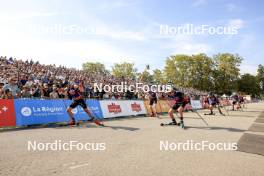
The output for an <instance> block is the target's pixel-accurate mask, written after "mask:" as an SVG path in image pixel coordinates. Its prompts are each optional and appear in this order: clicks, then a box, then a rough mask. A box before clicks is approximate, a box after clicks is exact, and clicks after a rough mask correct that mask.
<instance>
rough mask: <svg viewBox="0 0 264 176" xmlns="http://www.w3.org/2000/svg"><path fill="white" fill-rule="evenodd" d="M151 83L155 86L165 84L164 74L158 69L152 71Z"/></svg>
mask: <svg viewBox="0 0 264 176" xmlns="http://www.w3.org/2000/svg"><path fill="white" fill-rule="evenodd" d="M153 81H154V82H155V83H156V84H166V80H165V77H164V73H163V72H162V71H161V70H159V69H155V70H153Z"/></svg>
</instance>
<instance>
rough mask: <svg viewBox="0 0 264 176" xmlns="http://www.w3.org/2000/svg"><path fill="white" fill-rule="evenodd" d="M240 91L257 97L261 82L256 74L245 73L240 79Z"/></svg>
mask: <svg viewBox="0 0 264 176" xmlns="http://www.w3.org/2000/svg"><path fill="white" fill-rule="evenodd" d="M238 91H239V92H243V93H245V94H248V95H252V96H253V97H256V96H258V95H259V91H260V88H259V84H258V79H257V77H256V76H253V75H251V74H244V75H242V76H241V78H240V79H239V80H238Z"/></svg>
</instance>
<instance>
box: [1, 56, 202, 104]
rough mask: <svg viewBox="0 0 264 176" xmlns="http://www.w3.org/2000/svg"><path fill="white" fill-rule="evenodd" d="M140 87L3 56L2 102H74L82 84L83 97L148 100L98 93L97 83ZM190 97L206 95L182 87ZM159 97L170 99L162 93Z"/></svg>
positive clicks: (140, 96) (130, 81) (129, 81)
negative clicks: (75, 89)
mask: <svg viewBox="0 0 264 176" xmlns="http://www.w3.org/2000/svg"><path fill="white" fill-rule="evenodd" d="M121 82H127V85H130V84H136V80H134V79H127V78H117V77H114V76H113V75H111V74H93V73H89V72H87V71H83V70H78V69H75V68H66V67H64V66H59V67H57V66H55V65H43V64H40V63H39V62H34V61H33V60H30V61H28V60H27V61H22V60H17V59H15V58H14V59H13V58H12V57H11V58H9V59H7V57H2V56H1V57H0V99H14V98H36V99H40V98H42V99H59V98H63V99H70V98H71V96H70V94H69V90H70V88H71V86H73V85H74V84H78V85H79V89H80V91H81V93H82V95H83V96H84V97H86V98H97V99H144V98H146V97H147V95H146V94H145V93H143V92H129V91H127V92H117V91H113V92H104V91H99V90H98V89H96V90H94V87H93V85H94V83H102V84H103V85H119V84H121ZM181 91H183V92H184V93H186V94H189V95H204V94H206V92H201V91H198V90H195V89H185V88H181ZM158 96H159V98H161V99H162V98H166V96H167V95H166V94H165V93H159V94H158Z"/></svg>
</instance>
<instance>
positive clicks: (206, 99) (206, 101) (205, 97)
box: [203, 96, 209, 109]
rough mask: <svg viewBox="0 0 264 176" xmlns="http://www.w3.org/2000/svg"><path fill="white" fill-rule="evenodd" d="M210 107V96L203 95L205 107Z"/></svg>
mask: <svg viewBox="0 0 264 176" xmlns="http://www.w3.org/2000/svg"><path fill="white" fill-rule="evenodd" d="M208 107H209V98H208V96H204V97H203V108H204V109H207V108H208Z"/></svg>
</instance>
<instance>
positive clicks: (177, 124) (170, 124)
mask: <svg viewBox="0 0 264 176" xmlns="http://www.w3.org/2000/svg"><path fill="white" fill-rule="evenodd" d="M179 125H180V123H177V122H170V123H161V124H160V126H179Z"/></svg>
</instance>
